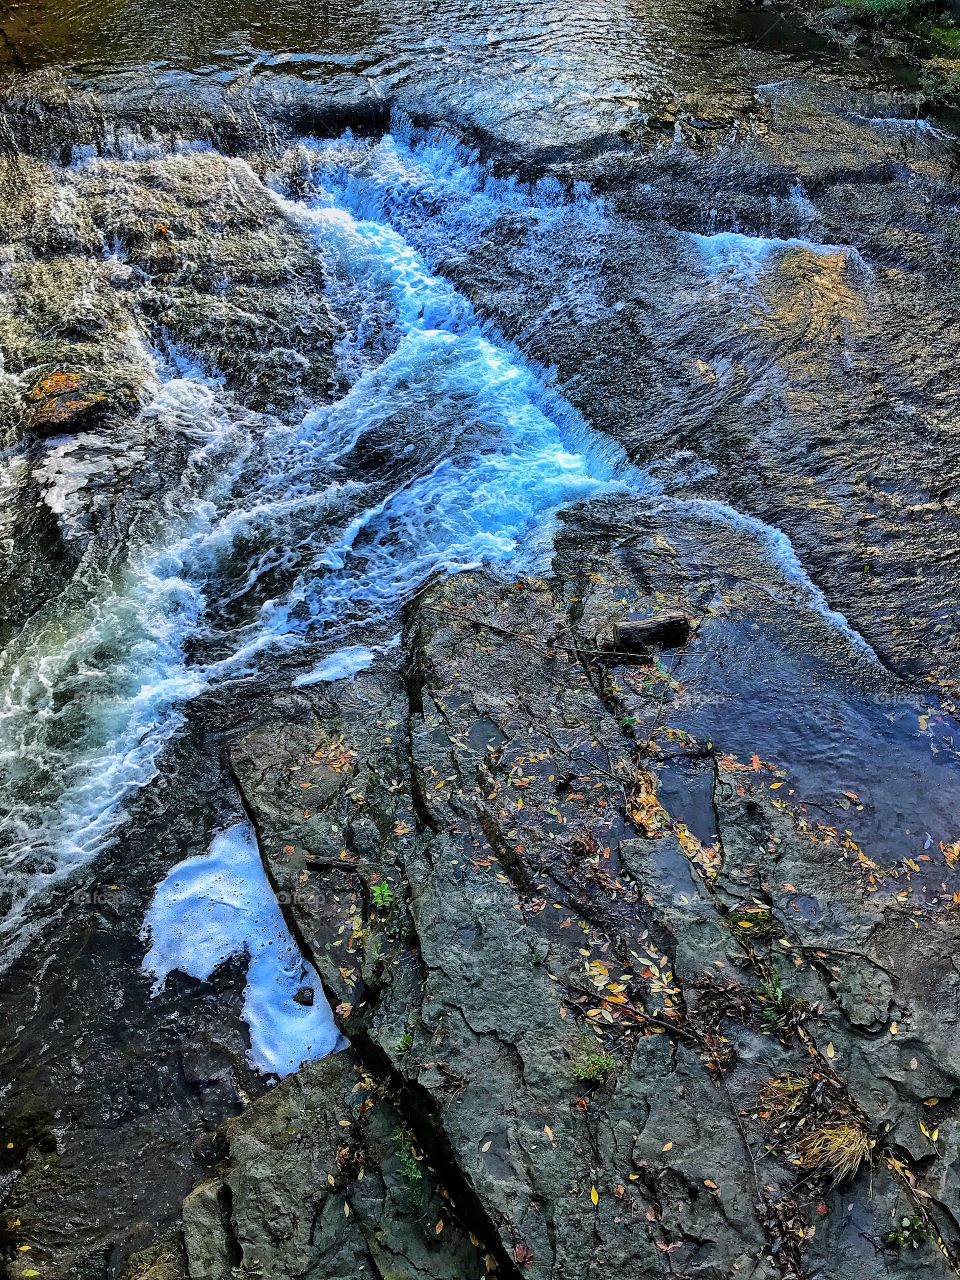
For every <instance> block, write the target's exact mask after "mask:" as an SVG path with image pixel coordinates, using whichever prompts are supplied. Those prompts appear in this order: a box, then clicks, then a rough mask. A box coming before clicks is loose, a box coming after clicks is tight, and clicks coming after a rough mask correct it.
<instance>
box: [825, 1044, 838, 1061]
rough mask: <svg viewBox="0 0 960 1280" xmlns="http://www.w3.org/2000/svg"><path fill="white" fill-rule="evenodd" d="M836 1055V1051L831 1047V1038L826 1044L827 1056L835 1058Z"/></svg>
mask: <svg viewBox="0 0 960 1280" xmlns="http://www.w3.org/2000/svg"><path fill="white" fill-rule="evenodd" d="M836 1056H837V1051H836V1049H835V1048H834V1047H833V1041H832V1040H831V1041H830V1043H829V1044H828V1045H827V1057H828V1058H835V1057H836Z"/></svg>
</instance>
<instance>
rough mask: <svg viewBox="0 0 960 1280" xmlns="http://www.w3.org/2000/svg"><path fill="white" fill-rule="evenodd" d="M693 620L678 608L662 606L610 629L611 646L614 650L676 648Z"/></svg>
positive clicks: (687, 634)
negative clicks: (651, 612)
mask: <svg viewBox="0 0 960 1280" xmlns="http://www.w3.org/2000/svg"><path fill="white" fill-rule="evenodd" d="M695 627H696V619H695V618H692V617H691V616H690V615H689V614H688V613H684V612H683V611H682V610H681V609H664V610H663V612H661V613H654V614H651V615H650V617H649V618H631V619H629V620H627V621H625V622H618V623H617V624H616V626H615V627H614V629H613V645H612V648H613V650H614V651H615V652H617V653H645V652H646V651H647V650H648V649H676V648H677V647H678V646H679V645H682V644H686V642H687V641H688V640H689V638H690V635H691V632H692V631H693V630H694V629H695Z"/></svg>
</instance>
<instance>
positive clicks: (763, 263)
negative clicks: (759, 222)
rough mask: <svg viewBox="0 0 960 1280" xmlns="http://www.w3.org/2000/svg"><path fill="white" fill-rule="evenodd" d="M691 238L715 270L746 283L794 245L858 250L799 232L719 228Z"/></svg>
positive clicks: (819, 251)
mask: <svg viewBox="0 0 960 1280" xmlns="http://www.w3.org/2000/svg"><path fill="white" fill-rule="evenodd" d="M690 239H691V240H692V241H693V243H694V245H695V246H696V248H697V250H698V252H699V254H700V256H701V258H702V259H703V261H704V264H705V265H706V267H707V269H708V270H709V271H710V272H711V273H712V274H714V275H717V276H720V277H721V278H722V279H723V280H724V281H726V282H728V283H731V284H736V285H747V286H749V285H752V284H755V283H756V282H757V280H758V279H759V278H760V275H761V273H762V272H763V271H764V269H765V268H766V267H767V265H768V264H769V263H770V261H771V259H776V258H779V257H781V256H782V255H783V254H784V253H787V252H788V251H789V250H791V249H801V250H804V251H805V252H807V253H812V254H815V255H816V256H817V257H832V256H834V255H836V254H841V255H843V256H844V257H849V256H852V255H854V254H856V250H855V249H853V248H851V246H850V245H840V244H817V243H815V242H814V241H813V240H804V239H802V238H801V237H798V236H793V237H790V238H789V239H779V238H778V237H776V236H748V235H743V234H741V233H740V232H739V231H717V232H714V233H713V234H712V235H699V234H696V233H691V234H690ZM857 257H859V255H857Z"/></svg>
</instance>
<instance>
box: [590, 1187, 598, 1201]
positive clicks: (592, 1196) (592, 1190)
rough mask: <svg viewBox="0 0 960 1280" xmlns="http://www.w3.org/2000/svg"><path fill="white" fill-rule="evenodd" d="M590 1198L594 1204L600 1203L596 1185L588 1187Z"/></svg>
mask: <svg viewBox="0 0 960 1280" xmlns="http://www.w3.org/2000/svg"><path fill="white" fill-rule="evenodd" d="M590 1199H591V1200H592V1201H593V1203H594V1204H599V1203H600V1192H599V1191H598V1190H597V1188H596V1187H591V1188H590Z"/></svg>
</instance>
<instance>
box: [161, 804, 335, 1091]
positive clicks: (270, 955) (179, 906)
mask: <svg viewBox="0 0 960 1280" xmlns="http://www.w3.org/2000/svg"><path fill="white" fill-rule="evenodd" d="M142 936H143V937H144V939H145V940H148V941H149V944H150V946H149V950H148V951H147V954H146V956H145V957H144V960H143V967H144V969H145V970H146V971H147V972H148V973H150V974H152V975H153V977H154V979H155V981H154V985H153V992H154V994H155V995H156V994H157V993H158V992H159V991H160V990H161V989H162V987H163V984H164V981H165V980H166V978H167V977H168V975H169V974H171V973H173V971H174V970H180V971H181V972H183V973H186V974H189V975H190V976H191V977H194V978H198V979H200V980H201V981H202V980H205V979H207V978H209V977H210V975H211V974H212V973H213V971H214V970H215V969H216V968H217V966H218V965H221V964H223V962H224V961H225V960H227V959H229V958H230V957H231V956H241V955H246V956H247V957H248V965H247V975H246V987H245V991H244V1001H243V1017H244V1021H245V1022H246V1023H247V1025H248V1027H249V1028H250V1061H251V1062H252V1063H253V1065H254V1066H255V1067H257V1069H258V1070H260V1071H263V1072H274V1073H275V1074H277V1075H280V1076H284V1075H289V1073H290V1072H291V1071H296V1070H297V1068H298V1067H299V1066H301V1065H302V1064H303V1063H304V1062H309V1061H311V1060H313V1059H315V1058H321V1057H323V1056H324V1055H325V1054H327V1053H331V1052H333V1051H334V1050H336V1049H340V1048H343V1047H344V1045H345V1044H346V1041H345V1040H344V1038H343V1037H342V1036H341V1034H340V1032H339V1031H338V1030H337V1027H336V1024H335V1022H334V1020H333V1014H332V1013H331V1011H330V1006H329V1004H328V1003H327V1001H326V999H325V997H324V994H323V989H322V987H321V983H320V978H319V975H318V974H317V972H316V970H315V969H314V968H313V966H312V965H310V964H308V963H307V961H305V960H304V958H303V956H302V955H301V954H300V951H299V950H298V948H297V945H296V943H295V942H294V940H293V938H292V937H291V936H290V932H289V930H288V928H287V925H286V922H285V920H284V918H283V912H282V911H281V909H280V905H279V903H278V902H277V899H276V896H275V894H274V892H273V889H272V887H271V885H270V882H269V880H268V879H267V875H266V872H265V871H264V868H263V863H262V861H261V858H260V852H259V849H258V848H257V840H256V835H255V834H254V831H253V828H252V827H251V826H250V824H249V823H246V822H240V823H237V824H236V825H235V826H232V827H230V828H229V829H228V830H226V831H224V832H221V834H220V835H218V836H217V837H216V838H215V839H214V840H213V842H212V843H211V845H210V849H209V851H208V852H207V853H204V854H200V855H198V856H196V857H192V858H187V859H185V860H184V861H183V862H180V863H178V864H177V865H176V866H175V867H174V868H173V869H172V870H171V871H170V873H169V875H168V876H167V877H166V879H165V880H164V881H163V882H162V883H161V884H160V885H159V886H158V887H157V891H156V894H155V896H154V899H153V902H152V903H151V905H150V909H149V911H148V912H147V916H146V920H145V921H144V928H143V935H142ZM305 986H306V987H310V988H312V990H313V1004H312V1005H309V1006H304V1005H302V1004H299V1003H298V1002H297V1001H296V1000H294V998H293V997H294V995H295V994H296V992H297V991H298V990H299V989H300V988H301V987H305Z"/></svg>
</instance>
